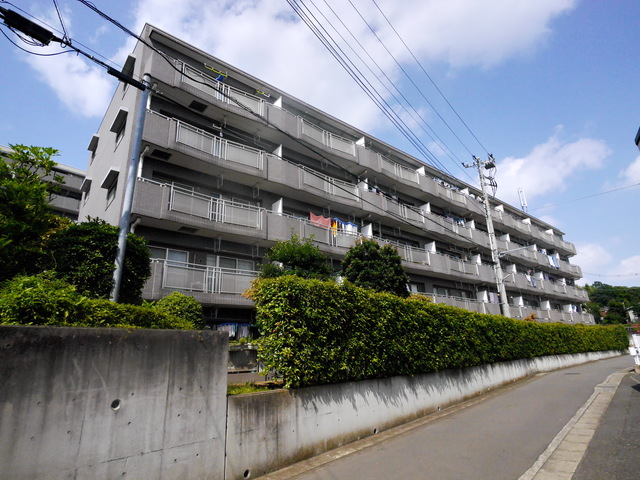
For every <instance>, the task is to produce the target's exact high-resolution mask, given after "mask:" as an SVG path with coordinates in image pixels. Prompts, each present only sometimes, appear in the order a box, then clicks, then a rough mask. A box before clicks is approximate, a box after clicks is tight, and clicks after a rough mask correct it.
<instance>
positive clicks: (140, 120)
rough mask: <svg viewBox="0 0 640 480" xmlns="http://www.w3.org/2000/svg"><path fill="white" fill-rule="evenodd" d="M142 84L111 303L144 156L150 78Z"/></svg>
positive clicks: (116, 293) (118, 283)
mask: <svg viewBox="0 0 640 480" xmlns="http://www.w3.org/2000/svg"><path fill="white" fill-rule="evenodd" d="M142 83H143V85H144V86H145V89H144V90H142V93H140V96H139V97H138V106H137V108H136V124H135V127H134V129H133V136H132V137H131V145H132V146H133V148H132V151H131V157H130V158H129V168H128V169H127V184H126V187H125V191H124V200H123V201H122V213H121V215H120V230H119V232H118V252H117V254H116V265H115V270H114V271H113V290H112V291H111V301H113V302H117V301H118V296H119V295H120V286H121V285H122V275H123V273H124V257H125V252H126V249H127V235H128V234H129V228H130V223H131V209H132V207H133V194H134V192H135V188H136V177H137V176H138V165H140V159H141V157H142V156H144V154H145V153H146V150H145V152H142V151H141V150H142V130H143V128H144V119H145V117H146V114H147V102H148V100H149V90H150V87H151V77H150V76H149V75H148V74H146V73H145V74H144V77H143V79H142Z"/></svg>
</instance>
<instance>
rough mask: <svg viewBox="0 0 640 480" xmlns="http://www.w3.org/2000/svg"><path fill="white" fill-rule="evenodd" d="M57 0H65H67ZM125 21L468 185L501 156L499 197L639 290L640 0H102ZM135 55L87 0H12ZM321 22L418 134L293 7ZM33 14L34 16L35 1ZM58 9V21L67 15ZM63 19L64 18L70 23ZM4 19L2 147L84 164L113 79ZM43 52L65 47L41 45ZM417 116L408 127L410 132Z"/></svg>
mask: <svg viewBox="0 0 640 480" xmlns="http://www.w3.org/2000/svg"><path fill="white" fill-rule="evenodd" d="M56 4H57V6H58V11H59V14H58V11H56V8H55V5H56ZM93 5H95V6H96V7H97V8H98V9H100V10H101V11H103V12H104V13H106V14H107V15H108V16H110V17H112V18H114V19H116V20H117V21H118V22H119V23H121V24H122V25H124V26H125V27H127V28H128V29H129V30H131V31H133V32H135V33H140V32H141V30H142V27H143V25H144V24H145V23H150V24H152V25H155V26H157V27H159V28H161V29H163V30H165V31H167V32H168V33H170V34H172V35H174V36H176V37H178V38H181V39H183V40H185V41H188V42H190V43H192V44H193V45H195V46H196V47H198V48H200V49H202V50H204V51H206V52H208V53H210V54H212V55H214V56H216V57H218V58H220V59H221V60H223V61H225V62H227V63H230V64H232V65H234V66H236V67H239V68H240V69H242V70H244V71H246V72H247V73H250V74H251V75H253V76H255V77H257V78H260V79H263V80H264V81H266V82H268V83H269V84H271V85H273V86H275V87H277V88H279V89H281V90H283V91H285V92H287V93H289V94H291V95H293V96H294V97H297V98H299V99H301V100H303V101H306V102H307V103H310V104H311V105H313V106H315V107H318V108H320V109H322V110H324V111H326V112H328V113H330V114H332V115H333V116H335V117H337V118H339V119H341V120H344V121H346V122H348V123H350V124H352V125H353V126H355V127H357V128H359V129H361V130H363V131H365V132H368V133H369V134H371V135H372V136H374V137H376V138H379V139H381V140H383V141H385V142H387V143H389V144H391V145H393V146H395V147H397V148H400V149H402V150H405V151H407V152H408V153H410V154H412V155H414V156H416V157H417V158H419V159H421V160H423V161H426V162H428V163H431V164H436V165H438V166H442V167H443V168H444V169H445V170H446V171H447V172H449V173H451V174H452V175H454V176H456V177H458V178H460V179H461V180H463V181H465V182H466V183H469V184H472V185H475V186H478V185H479V184H478V180H477V172H475V176H474V171H473V170H470V169H465V168H464V167H462V163H463V162H467V163H469V162H472V161H473V159H472V155H475V156H477V157H479V158H481V159H483V160H484V159H486V158H487V156H488V154H493V156H494V158H495V160H496V162H497V167H498V168H497V175H496V181H497V184H498V188H497V191H496V197H497V198H499V199H500V200H502V201H505V202H507V203H510V204H511V205H514V206H517V207H519V208H522V207H521V202H520V197H519V194H518V190H519V189H520V190H522V191H523V192H524V196H525V197H526V207H523V208H524V209H526V211H527V214H528V215H531V216H534V217H536V218H539V219H541V220H544V221H546V222H549V223H551V224H552V225H554V226H555V227H557V228H558V229H560V230H562V231H563V232H564V233H565V236H564V239H565V240H567V241H569V242H572V243H574V244H575V245H576V249H577V252H578V254H577V255H576V256H575V257H573V258H572V259H571V262H572V263H574V264H577V265H579V266H580V267H581V268H582V271H583V274H584V278H583V280H582V281H581V282H579V283H580V284H584V283H589V284H591V283H593V282H596V281H598V282H602V283H607V284H610V285H623V286H640V247H639V245H640V241H639V240H640V239H639V237H640V223H639V221H638V213H637V212H638V207H640V202H639V199H640V152H639V151H638V148H637V147H636V145H635V143H634V138H635V135H636V133H637V131H638V128H639V127H640V84H639V83H638V79H639V78H640V62H638V47H639V45H640V42H639V40H640V30H638V24H639V22H640V2H638V1H637V0H616V1H610V2H604V1H599V0H520V1H517V2H516V1H513V0H403V1H398V0H289V1H287V0H226V1H225V0H180V1H176V0H126V1H125V0H110V1H101V0H94V1H93ZM0 7H3V8H8V9H12V10H14V11H17V12H18V13H21V14H23V15H25V16H27V15H31V17H28V18H30V19H32V20H34V21H35V20H36V19H37V21H39V22H43V23H42V24H43V25H46V26H47V28H49V29H52V30H55V31H56V34H57V35H58V36H59V37H62V36H63V35H64V32H65V31H66V35H67V37H69V38H70V39H71V42H72V43H73V44H74V45H75V46H76V47H78V48H80V49H82V50H84V51H86V52H88V53H90V54H92V55H94V56H95V57H96V58H98V59H100V60H101V61H103V62H105V63H108V64H110V65H112V66H114V67H117V68H121V67H122V64H123V62H124V60H125V59H126V56H127V54H128V53H129V52H131V50H132V49H133V46H134V44H135V40H134V39H133V38H131V37H130V36H129V35H127V34H126V33H125V32H123V31H122V30H120V29H119V28H117V27H116V26H115V25H113V24H112V23H110V22H108V21H107V20H105V19H104V18H102V17H101V16H99V15H98V14H97V13H95V12H94V11H92V10H91V9H90V8H89V7H88V6H87V5H85V4H83V3H82V2H80V1H77V0H56V2H54V1H53V0H22V1H21V0H13V2H6V1H3V0H0ZM294 7H296V8H298V9H299V10H300V11H301V12H303V13H306V14H307V18H309V19H316V21H317V22H319V24H320V25H321V26H320V27H318V28H319V31H320V32H325V35H330V36H331V38H332V39H333V40H335V42H336V45H339V50H338V51H340V52H344V54H345V55H347V56H349V58H350V59H351V60H352V61H353V66H354V67H353V68H354V69H356V68H357V70H356V71H358V72H362V74H363V75H364V76H365V77H366V80H365V85H366V86H367V88H368V90H369V92H372V91H373V92H377V94H378V95H379V97H378V98H380V99H381V101H382V102H383V104H384V105H387V106H388V108H389V109H392V110H393V112H395V114H396V115H397V117H396V118H399V119H401V122H402V124H403V125H405V126H406V130H409V131H411V132H412V135H415V137H412V138H413V141H411V142H410V141H408V140H407V138H406V135H403V134H402V133H401V132H400V131H399V130H398V129H397V128H396V127H395V126H394V124H393V123H392V122H391V121H390V120H389V119H388V118H387V117H386V116H385V115H384V114H383V113H382V112H381V110H380V109H379V108H378V106H376V104H375V103H374V102H373V101H372V100H371V99H370V98H369V96H367V95H366V94H365V92H364V91H363V90H362V89H361V88H360V86H359V85H358V83H357V82H356V81H355V80H354V79H353V78H351V77H350V76H349V75H348V74H347V73H346V72H345V70H344V69H343V68H342V67H341V65H340V64H339V63H338V61H337V60H336V59H335V58H334V56H333V55H332V54H331V52H330V51H329V50H328V49H327V48H326V47H325V46H324V45H323V44H322V43H321V42H320V40H319V39H318V38H317V36H316V35H314V33H313V31H312V30H311V29H310V28H309V26H308V25H306V24H305V22H303V21H302V20H301V18H300V16H299V15H297V14H296V11H295V10H294ZM25 12H26V13H25ZM61 19H62V21H61ZM63 25H64V28H63ZM0 32H2V33H4V34H5V35H6V37H8V38H5V36H2V37H0V62H1V64H2V74H1V75H2V76H1V79H2V83H1V85H2V87H1V88H0V108H1V111H2V116H1V120H0V144H1V145H5V146H6V145H8V144H25V145H38V146H50V147H54V148H56V149H58V150H59V151H60V155H59V157H57V158H56V161H58V163H62V164H66V165H70V166H73V167H76V168H79V169H83V170H84V169H86V168H87V165H88V160H89V156H88V151H87V146H88V144H89V140H90V139H91V136H92V134H94V133H95V132H96V131H97V129H98V127H99V125H100V122H101V120H102V116H103V114H104V112H105V111H106V107H107V105H108V102H109V100H110V99H111V96H112V95H113V92H114V90H115V88H116V87H117V83H118V82H117V80H116V79H115V78H113V77H110V76H109V75H107V73H106V70H105V69H104V68H102V67H100V66H98V65H96V64H95V63H93V62H91V61H89V60H87V59H85V58H84V57H82V56H80V55H77V54H75V53H69V48H62V47H60V46H59V45H53V44H52V45H50V46H48V47H41V46H30V45H27V44H25V43H23V42H22V40H21V39H19V38H18V37H16V35H15V34H14V33H13V32H11V31H10V30H9V29H7V28H6V27H5V26H4V25H3V26H2V27H0ZM9 40H11V41H13V42H15V43H16V44H17V45H19V46H20V47H22V48H25V49H27V50H29V51H30V52H34V53H39V54H52V53H57V52H61V51H65V52H66V53H63V54H61V55H53V56H37V55H34V54H33V53H27V52H24V51H22V50H20V49H19V48H18V47H17V46H15V45H13V44H12V43H10V41H9ZM406 130H405V131H406Z"/></svg>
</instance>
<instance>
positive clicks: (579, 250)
mask: <svg viewBox="0 0 640 480" xmlns="http://www.w3.org/2000/svg"><path fill="white" fill-rule="evenodd" d="M612 261H613V256H612V255H611V253H609V249H608V248H605V247H603V246H602V245H600V244H597V243H587V244H582V245H580V244H577V245H576V255H575V256H574V257H573V258H572V259H571V263H572V264H574V265H579V266H580V268H581V269H582V273H583V276H584V278H582V279H581V280H580V281H579V282H578V283H579V284H581V285H584V284H585V283H593V282H594V281H602V279H601V277H600V275H605V274H606V273H608V271H609V269H610V268H611V262H612ZM589 274H593V275H589Z"/></svg>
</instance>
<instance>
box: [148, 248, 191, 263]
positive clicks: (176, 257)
mask: <svg viewBox="0 0 640 480" xmlns="http://www.w3.org/2000/svg"><path fill="white" fill-rule="evenodd" d="M149 253H150V255H151V258H152V259H154V258H155V259H159V260H167V264H168V265H179V264H183V263H187V262H188V261H189V252H186V251H184V250H174V249H172V248H162V247H149Z"/></svg>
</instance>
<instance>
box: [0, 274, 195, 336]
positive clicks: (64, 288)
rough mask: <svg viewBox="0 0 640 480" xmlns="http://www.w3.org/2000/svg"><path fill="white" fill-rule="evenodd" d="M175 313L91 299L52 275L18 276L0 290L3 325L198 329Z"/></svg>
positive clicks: (162, 308)
mask: <svg viewBox="0 0 640 480" xmlns="http://www.w3.org/2000/svg"><path fill="white" fill-rule="evenodd" d="M181 313H182V312H178V311H176V310H175V309H171V308H167V309H165V308H164V307H163V306H162V305H153V306H138V305H124V304H119V303H113V302H111V301H109V300H106V299H102V298H99V299H95V298H88V297H85V296H83V295H81V294H80V293H79V292H78V291H77V289H76V287H74V286H73V285H70V284H68V283H66V282H64V281H63V280H60V279H59V278H56V277H55V275H54V273H53V272H45V273H41V274H38V275H34V276H22V275H18V276H16V277H14V278H13V279H11V280H9V281H7V282H5V283H4V284H3V285H2V287H1V288H0V325H51V326H61V327H122V328H163V329H167V328H170V329H181V330H192V329H194V328H197V326H196V325H195V324H194V323H193V322H192V321H191V319H189V318H185V317H184V316H182V315H181Z"/></svg>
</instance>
